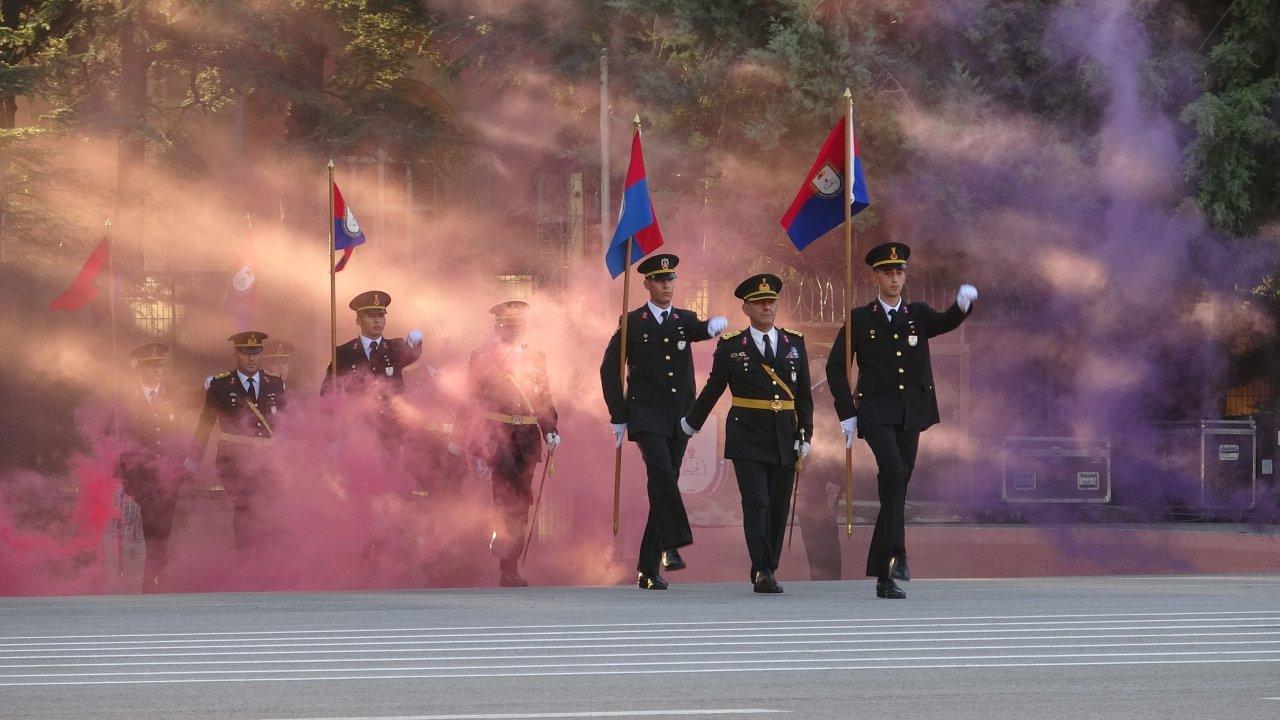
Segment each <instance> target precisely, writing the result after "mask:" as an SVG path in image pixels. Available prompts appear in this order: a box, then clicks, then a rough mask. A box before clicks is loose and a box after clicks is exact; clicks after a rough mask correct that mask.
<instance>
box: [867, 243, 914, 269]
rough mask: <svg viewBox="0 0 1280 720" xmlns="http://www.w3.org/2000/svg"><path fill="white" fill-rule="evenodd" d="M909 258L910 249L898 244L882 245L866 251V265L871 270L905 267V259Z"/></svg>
mask: <svg viewBox="0 0 1280 720" xmlns="http://www.w3.org/2000/svg"><path fill="white" fill-rule="evenodd" d="M909 257H911V248H909V247H907V246H906V245H904V244H903V243H900V242H891V243H883V244H881V245H877V246H875V247H873V248H871V249H870V250H868V251H867V258H866V260H867V265H868V266H870V267H871V269H872V270H879V269H880V268H888V267H900V268H905V267H906V266H907V258H909Z"/></svg>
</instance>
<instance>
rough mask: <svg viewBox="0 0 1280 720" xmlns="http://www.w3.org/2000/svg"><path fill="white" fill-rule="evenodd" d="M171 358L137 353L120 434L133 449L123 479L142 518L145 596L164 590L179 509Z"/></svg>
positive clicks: (146, 348)
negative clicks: (167, 376)
mask: <svg viewBox="0 0 1280 720" xmlns="http://www.w3.org/2000/svg"><path fill="white" fill-rule="evenodd" d="M168 352H169V348H168V346H166V345H162V344H160V343H148V344H146V345H143V346H141V347H139V348H136V349H134V351H133V352H131V353H130V356H131V357H132V358H133V367H134V374H135V376H136V378H137V380H138V384H137V385H136V386H132V387H130V388H129V389H128V390H126V391H125V392H124V394H123V397H122V401H123V413H122V420H123V423H122V429H123V431H124V435H125V436H126V437H127V438H129V439H130V440H131V441H132V445H131V447H130V448H129V449H128V450H126V451H125V452H124V453H123V454H122V455H121V457H120V479H121V484H122V485H123V486H124V491H125V493H126V494H127V495H128V496H129V497H131V498H133V501H134V502H136V503H137V504H138V511H139V513H140V514H141V516H142V538H143V540H144V541H145V543H146V552H147V556H146V561H145V563H144V569H143V572H142V592H157V591H159V590H161V589H163V582H164V578H163V575H164V570H165V567H166V566H167V565H168V563H169V531H170V530H171V529H172V527H173V511H174V508H175V507H176V506H177V488H176V487H175V483H176V479H177V478H176V477H174V473H173V472H171V470H176V469H177V460H176V457H175V454H170V453H168V452H166V447H165V444H166V442H167V440H168V438H169V437H171V436H172V435H173V434H174V432H175V431H176V429H177V420H176V419H177V415H176V413H175V412H174V408H173V405H172V404H171V403H170V401H169V393H168V390H166V388H165V387H164V383H163V380H164V371H165V358H164V356H165V355H166V354H167V353H168ZM166 455H168V456H169V458H171V459H173V466H172V467H171V468H166V467H165V465H166V463H165V460H166ZM166 470H170V472H166Z"/></svg>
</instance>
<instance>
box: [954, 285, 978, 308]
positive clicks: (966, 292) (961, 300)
mask: <svg viewBox="0 0 1280 720" xmlns="http://www.w3.org/2000/svg"><path fill="white" fill-rule="evenodd" d="M977 299H978V288H976V287H974V286H972V285H961V286H960V291H959V292H957V293H956V305H959V306H960V311H961V312H966V313H967V312H969V306H970V305H972V304H973V301H974V300H977Z"/></svg>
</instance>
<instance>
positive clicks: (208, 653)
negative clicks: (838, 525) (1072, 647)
mask: <svg viewBox="0 0 1280 720" xmlns="http://www.w3.org/2000/svg"><path fill="white" fill-rule="evenodd" d="M1258 635H1280V630H1266V632H1249V633H1219V632H1212V633H1119V634H1101V635H1034V637H1025V638H1019V637H1005V638H969V639H972V641H975V642H982V641H989V639H1000V641H1005V642H1015V641H1070V639H1119V638H1203V637H1216V638H1224V637H1258ZM955 639H956V638H899V639H896V641H895V643H899V644H902V643H940V642H955ZM883 642H884V641H882V639H832V641H823V639H805V641H769V646H788V644H804V646H812V644H837V643H841V644H864V643H878V644H883ZM1260 642H1277V641H1260ZM744 644H750V646H756V644H760V643H759V641H728V642H696V643H681V647H735V646H744ZM1139 644H1142V643H1139ZM1151 644H1162V643H1151ZM1210 644H1220V643H1210ZM556 647H557V650H609V648H622V647H637V648H650V650H652V648H655V647H662V648H663V650H664V651H666V647H668V646H667V644H660V646H659V644H652V643H605V644H564V646H556ZM129 650H133V648H129ZM428 650H433V648H428ZM445 650H448V651H451V652H466V651H472V652H481V651H489V652H499V651H503V652H506V651H517V650H547V646H518V644H517V646H504V647H494V646H485V647H451V648H445ZM411 651H412V648H399V647H390V648H381V647H374V648H367V650H325V648H319V650H250V651H229V650H218V651H205V652H142V653H137V652H118V653H95V655H15V656H9V657H3V656H0V660H95V659H129V657H220V656H236V657H251V656H259V655H374V653H380V652H381V653H389V652H411ZM521 657H525V656H521Z"/></svg>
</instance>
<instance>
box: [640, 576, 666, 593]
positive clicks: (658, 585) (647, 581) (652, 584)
mask: <svg viewBox="0 0 1280 720" xmlns="http://www.w3.org/2000/svg"><path fill="white" fill-rule="evenodd" d="M637 575H638V577H637V578H636V586H637V587H639V588H640V589H641V590H666V589H667V581H666V580H663V579H662V576H661V575H659V574H657V573H654V574H652V575H648V574H646V573H637Z"/></svg>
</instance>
